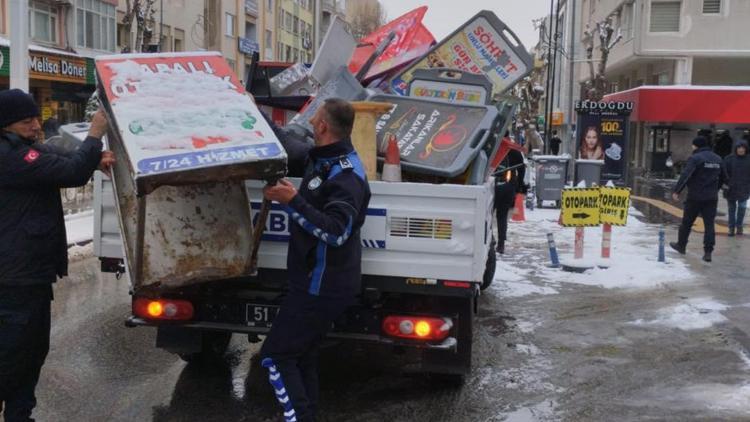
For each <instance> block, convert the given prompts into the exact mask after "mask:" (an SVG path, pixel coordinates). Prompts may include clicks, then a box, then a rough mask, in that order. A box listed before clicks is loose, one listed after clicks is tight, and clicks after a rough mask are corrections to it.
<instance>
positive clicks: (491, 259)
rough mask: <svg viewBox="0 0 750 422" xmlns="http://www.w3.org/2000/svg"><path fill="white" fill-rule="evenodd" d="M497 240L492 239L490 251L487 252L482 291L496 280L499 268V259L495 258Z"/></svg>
mask: <svg viewBox="0 0 750 422" xmlns="http://www.w3.org/2000/svg"><path fill="white" fill-rule="evenodd" d="M495 245H497V242H495V238H494V237H493V238H492V241H491V242H490V250H489V252H487V262H486V263H485V265H484V275H483V276H482V285H481V286H479V289H480V290H484V289H486V288H488V287H490V285H491V284H492V280H493V279H494V278H495V268H496V267H497V259H496V258H495Z"/></svg>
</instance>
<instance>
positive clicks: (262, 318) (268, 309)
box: [246, 303, 279, 328]
mask: <svg viewBox="0 0 750 422" xmlns="http://www.w3.org/2000/svg"><path fill="white" fill-rule="evenodd" d="M278 313H279V307H278V306H274V305H259V304H256V303H248V304H247V311H246V317H247V325H248V326H249V327H266V328H267V327H270V326H271V323H272V322H273V319H274V318H276V314H278Z"/></svg>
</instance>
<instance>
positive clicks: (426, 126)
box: [369, 95, 498, 177]
mask: <svg viewBox="0 0 750 422" xmlns="http://www.w3.org/2000/svg"><path fill="white" fill-rule="evenodd" d="M369 100H370V101H382V102H386V103H392V104H394V106H393V108H392V109H391V111H390V112H388V113H386V114H384V115H382V116H381V117H380V119H378V121H377V122H376V123H375V133H376V135H375V139H376V142H377V145H378V151H380V153H381V155H382V154H383V153H384V152H385V150H386V148H387V145H388V140H389V139H390V138H391V136H394V137H395V138H396V141H397V142H398V147H399V150H400V152H401V166H402V168H404V169H406V170H409V171H418V172H420V173H427V174H433V175H438V176H445V177H454V176H456V175H458V174H459V173H461V172H463V171H464V170H465V169H466V167H467V166H468V165H469V162H470V161H471V160H472V159H473V158H474V157H475V156H476V154H477V153H478V152H479V149H481V148H482V146H484V142H486V141H487V139H488V138H489V136H490V130H491V128H492V127H493V125H494V124H495V123H496V120H497V118H498V111H497V109H496V108H494V107H490V106H482V105H474V106H472V105H461V104H450V103H446V102H443V101H433V100H426V99H417V98H411V97H401V96H396V95H376V96H373V97H370V98H369Z"/></svg>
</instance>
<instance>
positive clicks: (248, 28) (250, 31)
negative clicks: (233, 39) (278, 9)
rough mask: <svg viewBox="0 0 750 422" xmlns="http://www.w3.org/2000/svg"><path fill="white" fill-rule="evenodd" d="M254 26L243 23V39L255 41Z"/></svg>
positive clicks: (249, 23)
mask: <svg viewBox="0 0 750 422" xmlns="http://www.w3.org/2000/svg"><path fill="white" fill-rule="evenodd" d="M255 34H256V26H255V24H254V23H251V22H245V38H247V39H249V40H256V39H257V36H256V35H255Z"/></svg>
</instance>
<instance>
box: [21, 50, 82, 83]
mask: <svg viewBox="0 0 750 422" xmlns="http://www.w3.org/2000/svg"><path fill="white" fill-rule="evenodd" d="M29 77H31V78H32V79H46V80H52V81H64V82H75V83H81V84H85V83H86V59H85V58H81V57H68V56H57V55H51V54H41V53H37V52H34V51H31V52H29Z"/></svg>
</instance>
